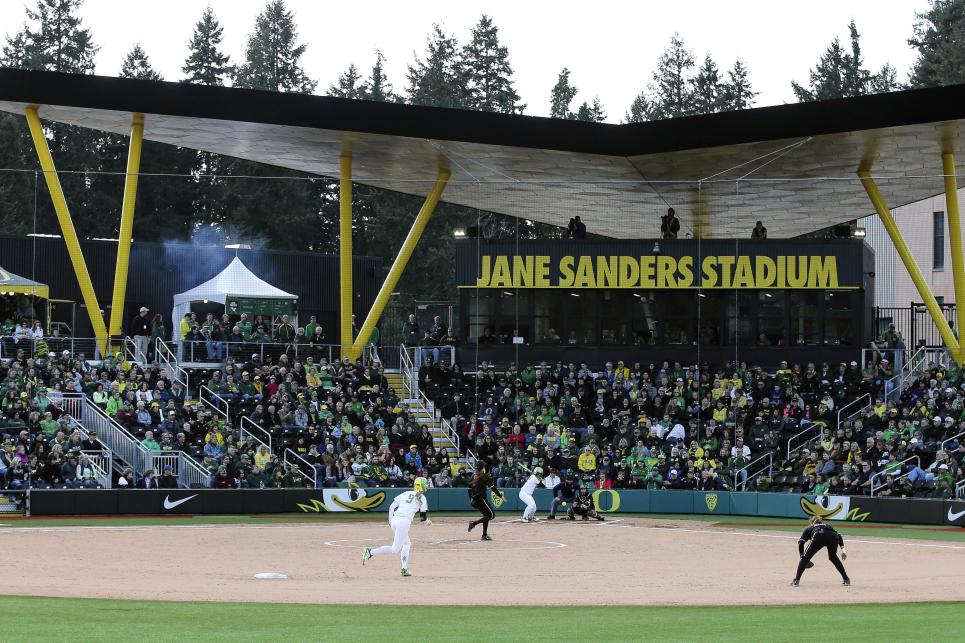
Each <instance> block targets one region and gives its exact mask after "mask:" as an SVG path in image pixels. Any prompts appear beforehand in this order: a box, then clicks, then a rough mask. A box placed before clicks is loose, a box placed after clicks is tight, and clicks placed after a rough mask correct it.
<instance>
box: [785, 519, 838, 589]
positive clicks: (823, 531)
mask: <svg viewBox="0 0 965 643" xmlns="http://www.w3.org/2000/svg"><path fill="white" fill-rule="evenodd" d="M808 541H810V542H808ZM805 543H807V547H805V545H804V544H805ZM824 547H827V548H828V559H829V560H830V561H831V563H832V564H834V566H835V568H837V570H838V572H839V573H840V574H841V579H842V580H843V581H844V582H843V584H844V585H850V584H851V579H850V578H848V572H846V571H844V565H843V564H842V563H841V560H840V559H839V558H838V547H841V558H843V559H845V560H848V555H847V554H846V553H845V552H844V538H842V537H841V534H839V533H838V532H836V531H835V530H834V528H833V527H831V526H830V525H826V524H824V521H823V520H822V519H821V517H820V516H813V517H812V518H811V526H810V527H808V528H807V529H805V530H804V533H803V534H801V538H800V540H798V541H797V548H798V551H799V552H800V553H801V562H799V563H798V565H797V576H795V577H794V580H792V581H791V586H792V587H797V586H798V585H799V584H800V582H801V574H803V573H804V570H805V569H807V568H809V567H814V563H812V562H811V559H812V558H814V555H815V554H817V553H818V552H819V551H821V549H823V548H824Z"/></svg>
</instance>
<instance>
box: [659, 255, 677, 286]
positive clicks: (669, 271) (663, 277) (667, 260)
mask: <svg viewBox="0 0 965 643" xmlns="http://www.w3.org/2000/svg"><path fill="white" fill-rule="evenodd" d="M676 269H677V260H676V259H674V258H673V257H668V256H666V255H660V256H659V257H658V258H657V281H658V283H659V285H658V286H657V287H658V288H676V287H677V281H676V279H674V272H675V271H676Z"/></svg>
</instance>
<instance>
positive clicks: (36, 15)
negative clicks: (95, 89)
mask: <svg viewBox="0 0 965 643" xmlns="http://www.w3.org/2000/svg"><path fill="white" fill-rule="evenodd" d="M81 4H82V3H81V0H36V4H35V7H34V8H33V9H29V8H28V9H27V10H26V14H27V20H26V21H25V23H24V25H23V27H22V28H21V29H20V30H19V31H18V32H17V33H16V34H14V35H13V36H9V35H8V36H7V38H6V44H5V45H4V47H3V53H2V56H0V65H3V66H7V67H16V68H20V69H31V70H39V71H57V72H65V73H75V74H90V73H93V72H94V55H95V54H96V53H97V47H96V46H95V44H94V41H93V37H92V35H91V32H90V30H89V29H87V28H85V27H83V25H82V20H81V18H80V16H79V9H80V7H81ZM0 121H5V122H2V123H0V135H2V138H0V149H3V150H4V153H3V154H2V156H3V157H4V164H3V167H18V166H19V167H23V168H29V169H35V168H37V162H36V155H35V152H34V149H33V145H32V143H31V142H30V137H29V134H28V132H27V128H26V127H25V126H24V122H23V118H22V117H17V116H12V115H8V114H4V115H0ZM44 132H45V133H46V135H47V139H48V145H49V146H50V150H51V152H52V154H53V157H54V162H55V163H56V164H57V169H58V170H59V171H60V172H61V175H60V181H61V184H62V186H63V188H64V192H65V193H66V194H67V197H68V199H69V201H70V207H71V214H72V215H73V218H74V222H75V225H76V227H77V230H78V233H79V234H81V235H87V234H92V233H93V236H107V235H102V234H101V235H97V234H96V231H97V230H99V226H100V225H101V223H102V222H99V221H98V217H100V218H101V219H103V218H104V217H103V216H102V210H101V205H102V204H101V203H100V201H99V199H98V194H97V192H96V191H95V190H92V189H90V185H91V179H90V176H89V175H85V174H84V171H88V170H97V169H99V167H98V163H97V160H98V150H99V148H100V146H101V138H102V137H101V135H100V134H98V133H96V132H93V131H92V130H89V129H84V128H80V127H74V126H70V125H63V124H61V123H50V124H47V125H46V126H45V128H44ZM8 137H9V138H8ZM40 183H41V185H40V189H39V191H38V196H39V200H38V203H37V207H38V210H37V220H36V230H37V232H43V233H56V232H58V231H59V226H58V224H57V220H56V217H55V216H54V212H53V204H52V203H51V201H50V198H49V196H48V193H47V190H46V189H45V187H44V186H43V180H41V181H40ZM28 186H29V192H30V194H29V197H28V196H27V195H23V194H21V192H23V191H24V190H26V189H27V188H28ZM11 193H12V194H8V196H7V200H11V199H12V200H14V201H17V202H18V203H20V204H21V207H22V208H25V209H17V208H12V209H6V208H5V209H4V210H2V211H0V228H2V229H5V230H23V229H24V227H23V226H24V225H28V222H29V227H30V229H32V228H33V225H34V219H33V217H32V216H26V215H27V213H28V212H29V213H30V214H31V215H32V213H33V203H34V201H33V186H32V183H30V182H27V181H18V182H17V186H15V187H13V188H12V189H11ZM13 195H17V196H13ZM25 216H26V219H27V220H26V221H22V220H21V219H24V218H25Z"/></svg>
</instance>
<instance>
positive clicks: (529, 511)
mask: <svg viewBox="0 0 965 643" xmlns="http://www.w3.org/2000/svg"><path fill="white" fill-rule="evenodd" d="M542 481H543V468H542V467H535V468H534V469H533V472H532V473H531V474H530V476H529V478H527V479H526V483H525V484H524V485H523V488H522V489H520V490H519V499H520V500H522V501H523V503H524V504H525V505H526V509H524V510H523V522H536V501H535V500H533V492H534V491H536V487H537V486H539V484H540V483H541V482H542Z"/></svg>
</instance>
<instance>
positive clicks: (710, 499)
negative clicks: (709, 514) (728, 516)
mask: <svg viewBox="0 0 965 643" xmlns="http://www.w3.org/2000/svg"><path fill="white" fill-rule="evenodd" d="M704 502H705V503H707V510H708V511H713V510H714V509H716V508H717V494H716V493H708V494H707V495H705V496H704Z"/></svg>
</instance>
